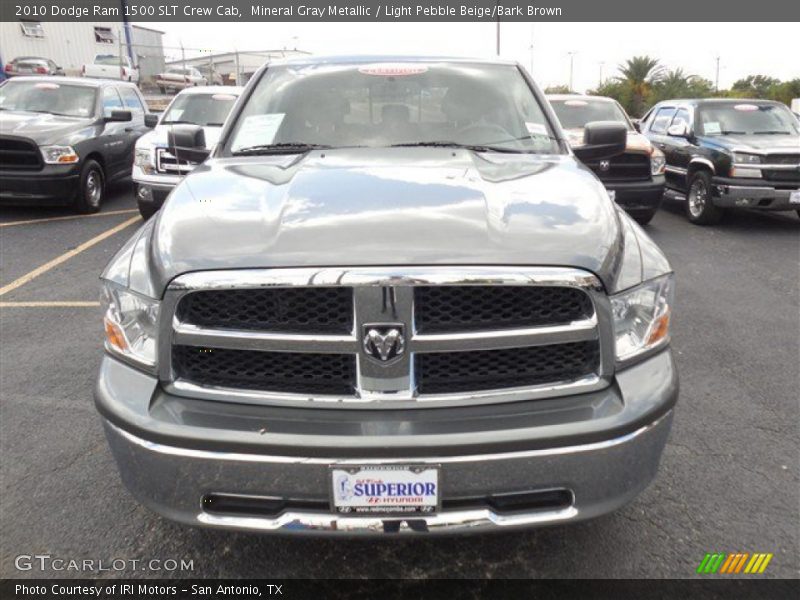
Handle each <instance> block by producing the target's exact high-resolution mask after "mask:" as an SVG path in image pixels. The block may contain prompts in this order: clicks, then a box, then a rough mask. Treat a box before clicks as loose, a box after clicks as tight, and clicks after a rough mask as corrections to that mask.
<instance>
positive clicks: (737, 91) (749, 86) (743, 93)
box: [731, 75, 781, 98]
mask: <svg viewBox="0 0 800 600" xmlns="http://www.w3.org/2000/svg"><path fill="white" fill-rule="evenodd" d="M780 83H781V81H780V79H775V78H774V77H769V76H768V75H748V76H747V77H745V78H744V79H739V80H737V81H734V82H733V85H732V86H731V91H732V92H734V95H735V96H737V97H741V98H745V97H749V98H769V94H770V89H771V88H774V87H775V86H777V85H780Z"/></svg>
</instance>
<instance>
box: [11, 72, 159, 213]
mask: <svg viewBox="0 0 800 600" xmlns="http://www.w3.org/2000/svg"><path fill="white" fill-rule="evenodd" d="M146 106H147V105H146V104H145V101H144V98H143V97H142V95H141V93H140V92H139V90H138V89H137V88H136V86H135V85H134V84H132V83H127V82H122V81H101V80H98V79H84V78H80V79H77V78H71V77H49V76H42V77H14V79H10V80H8V81H6V82H4V83H3V84H2V85H0V156H2V163H0V203H2V204H15V205H23V206H31V205H71V206H73V207H74V208H75V209H76V210H78V211H79V212H84V213H91V212H97V211H98V210H100V205H101V204H102V202H103V198H104V195H105V188H106V184H107V183H109V182H111V181H114V180H117V179H122V178H124V177H127V176H128V175H130V173H131V167H132V165H133V149H134V144H135V143H136V140H137V139H138V138H139V136H141V135H142V134H143V133H144V132H145V131H146V130H147V128H149V127H153V126H154V125H155V124H156V123H157V122H158V117H157V116H156V115H151V114H148V113H147V109H146Z"/></svg>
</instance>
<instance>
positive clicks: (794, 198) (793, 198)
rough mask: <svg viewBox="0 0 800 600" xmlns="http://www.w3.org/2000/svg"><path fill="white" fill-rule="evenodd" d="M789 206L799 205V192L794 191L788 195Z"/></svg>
mask: <svg viewBox="0 0 800 600" xmlns="http://www.w3.org/2000/svg"><path fill="white" fill-rule="evenodd" d="M789 204H800V190H796V191H794V192H792V193H791V194H789Z"/></svg>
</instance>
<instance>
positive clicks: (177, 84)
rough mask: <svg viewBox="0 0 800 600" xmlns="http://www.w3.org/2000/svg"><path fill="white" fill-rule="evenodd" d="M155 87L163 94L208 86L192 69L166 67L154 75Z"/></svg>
mask: <svg viewBox="0 0 800 600" xmlns="http://www.w3.org/2000/svg"><path fill="white" fill-rule="evenodd" d="M156 85H157V86H158V89H159V90H160V91H161V93H162V94H165V93H166V92H168V91H176V90H184V89H186V88H189V87H196V86H200V85H208V80H207V79H206V78H205V77H203V74H202V73H200V71H198V70H197V69H195V68H194V67H186V68H183V67H167V70H166V71H164V72H163V73H159V74H158V75H156Z"/></svg>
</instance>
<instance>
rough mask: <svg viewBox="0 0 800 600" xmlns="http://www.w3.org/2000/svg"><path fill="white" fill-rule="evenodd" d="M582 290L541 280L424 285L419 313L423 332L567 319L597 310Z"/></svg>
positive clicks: (512, 326) (417, 317) (420, 290)
mask: <svg viewBox="0 0 800 600" xmlns="http://www.w3.org/2000/svg"><path fill="white" fill-rule="evenodd" d="M592 311H593V309H592V301H591V299H590V298H589V296H587V295H586V293H585V292H584V291H583V290H580V289H577V288H568V287H538V286H522V285H520V286H514V285H510V286H488V285H480V286H469V285H464V286H460V285H457V286H438V287H434V286H420V287H418V288H416V290H415V291H414V315H415V323H416V327H417V330H418V331H419V332H420V333H439V332H448V331H480V330H482V329H517V328H522V327H536V326H542V325H563V324H565V323H570V322H572V321H578V320H581V319H585V318H587V317H590V316H591V315H592Z"/></svg>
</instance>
